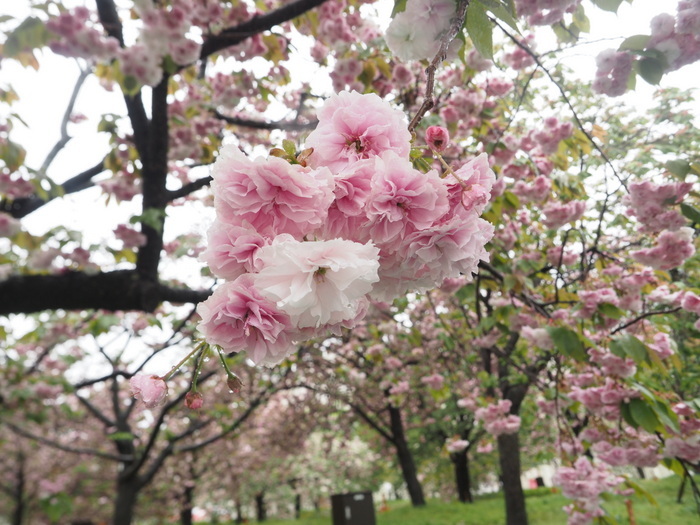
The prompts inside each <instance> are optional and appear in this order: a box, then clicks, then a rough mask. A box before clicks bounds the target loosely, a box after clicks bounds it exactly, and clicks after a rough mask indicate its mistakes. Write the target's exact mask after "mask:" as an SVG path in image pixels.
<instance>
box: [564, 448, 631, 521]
mask: <svg viewBox="0 0 700 525" xmlns="http://www.w3.org/2000/svg"><path fill="white" fill-rule="evenodd" d="M623 481H624V478H622V477H620V476H616V475H614V474H612V473H611V472H610V471H609V470H607V469H606V468H605V467H603V466H602V465H593V464H591V462H590V461H589V459H588V458H586V457H580V458H578V459H577V460H576V462H575V463H574V465H573V466H572V467H560V468H559V469H558V470H557V472H556V473H555V474H554V479H553V482H554V484H555V485H557V486H559V487H561V490H562V494H563V495H564V496H566V497H567V498H570V499H573V500H575V504H574V505H573V506H569V507H565V510H566V511H567V514H568V515H569V519H568V521H567V523H568V525H587V524H589V523H592V522H593V520H594V518H596V517H600V516H603V515H605V511H603V509H602V508H601V506H600V505H601V494H603V493H604V492H610V491H613V490H614V489H615V487H617V485H619V484H620V483H622V482H623Z"/></svg>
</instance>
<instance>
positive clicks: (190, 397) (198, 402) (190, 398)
mask: <svg viewBox="0 0 700 525" xmlns="http://www.w3.org/2000/svg"><path fill="white" fill-rule="evenodd" d="M202 405H204V397H203V396H202V394H200V393H199V392H193V391H190V392H187V395H185V406H186V407H187V408H190V409H192V410H199V409H200V408H202Z"/></svg>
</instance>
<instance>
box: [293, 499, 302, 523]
mask: <svg viewBox="0 0 700 525" xmlns="http://www.w3.org/2000/svg"><path fill="white" fill-rule="evenodd" d="M300 517H301V494H299V493H297V494H295V495H294V519H297V520H298V519H299V518H300Z"/></svg>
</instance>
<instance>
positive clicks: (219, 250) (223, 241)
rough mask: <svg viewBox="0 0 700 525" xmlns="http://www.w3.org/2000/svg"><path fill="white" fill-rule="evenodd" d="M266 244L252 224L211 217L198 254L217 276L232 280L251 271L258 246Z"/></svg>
mask: <svg viewBox="0 0 700 525" xmlns="http://www.w3.org/2000/svg"><path fill="white" fill-rule="evenodd" d="M266 244H269V242H268V241H267V239H265V237H263V236H262V235H260V234H259V233H258V232H257V231H255V230H253V229H252V228H244V227H242V226H231V225H229V224H225V223H223V222H221V221H218V220H217V221H215V222H214V224H212V226H211V228H209V232H208V234H207V248H206V250H204V252H203V253H202V254H201V256H200V260H202V261H203V262H205V263H206V264H207V266H209V268H210V269H211V271H212V273H213V274H214V275H216V276H217V277H221V278H224V279H228V280H234V279H235V278H236V277H238V276H239V275H242V274H243V273H246V272H252V271H253V268H254V265H253V262H254V260H255V254H256V253H257V251H258V249H260V248H261V247H263V246H265V245H266Z"/></svg>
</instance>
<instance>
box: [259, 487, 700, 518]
mask: <svg viewBox="0 0 700 525" xmlns="http://www.w3.org/2000/svg"><path fill="white" fill-rule="evenodd" d="M679 482H680V481H679V479H678V478H676V477H672V478H667V479H663V480H647V481H641V482H640V485H641V486H642V487H643V488H644V489H645V490H647V491H648V492H649V493H650V494H651V495H652V496H653V497H654V498H655V499H656V502H657V504H658V505H653V504H651V503H650V502H649V501H648V500H647V499H646V498H644V497H640V496H635V495H633V496H630V498H631V500H632V502H633V505H632V508H633V512H634V517H635V519H636V525H692V524H700V517H699V516H698V514H697V513H696V510H695V504H694V502H693V497H692V494H691V492H690V489H689V487H688V488H687V489H686V494H685V497H684V499H683V503H682V504H680V505H679V504H677V503H676V493H677V490H678V486H679ZM526 494H527V511H528V516H529V519H530V525H565V524H566V514H565V513H564V511H562V510H561V508H562V507H563V506H564V505H566V504H567V503H568V502H569V500H567V499H566V498H564V497H563V496H562V495H561V494H557V493H553V492H552V491H551V490H550V489H537V490H528V491H526ZM624 500H625V498H624V497H622V496H618V497H616V498H615V499H613V500H612V501H610V502H607V503H606V504H605V505H604V506H605V509H606V510H607V511H608V513H609V515H610V516H611V517H612V518H614V519H616V520H617V521H618V523H619V525H628V524H629V523H630V521H629V519H628V514H627V509H626V506H625V503H624ZM504 516H505V513H504V509H503V500H502V497H501V495H500V494H492V495H488V496H482V497H479V498H477V500H476V502H475V503H474V504H472V505H468V504H467V505H465V504H460V503H444V502H441V501H436V500H433V501H430V502H429V503H428V505H427V506H425V507H423V508H413V507H411V506H410V504H408V503H407V502H390V503H389V510H387V511H384V512H377V525H503V523H504V522H505V518H504ZM266 523H267V525H331V518H330V511H329V510H325V511H319V512H316V513H315V512H306V513H303V514H302V518H301V519H299V520H275V519H271V520H268V521H267V522H266Z"/></svg>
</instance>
